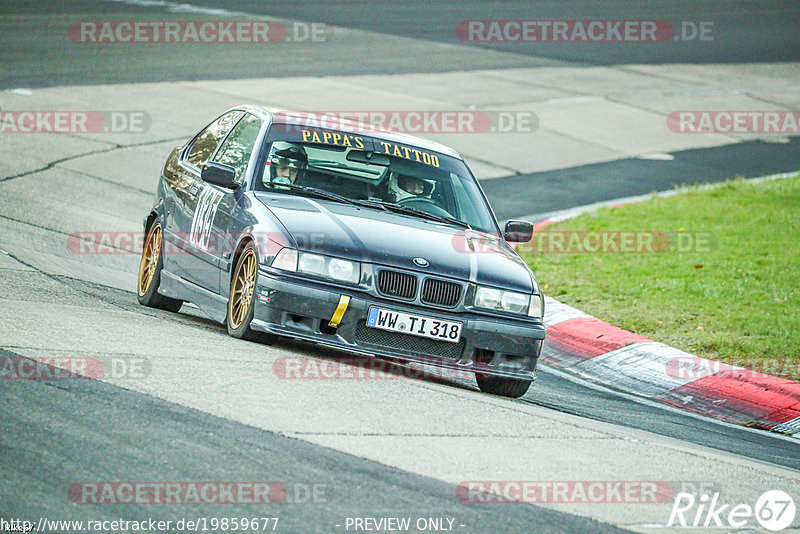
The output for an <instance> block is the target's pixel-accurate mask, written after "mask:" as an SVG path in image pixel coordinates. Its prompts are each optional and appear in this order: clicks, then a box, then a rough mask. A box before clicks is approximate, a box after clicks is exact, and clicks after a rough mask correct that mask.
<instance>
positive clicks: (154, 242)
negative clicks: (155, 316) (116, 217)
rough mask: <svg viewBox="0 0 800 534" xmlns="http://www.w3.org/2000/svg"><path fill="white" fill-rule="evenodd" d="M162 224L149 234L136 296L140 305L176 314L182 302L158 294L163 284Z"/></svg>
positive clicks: (140, 265) (153, 226) (144, 249)
mask: <svg viewBox="0 0 800 534" xmlns="http://www.w3.org/2000/svg"><path fill="white" fill-rule="evenodd" d="M161 239H162V238H161V223H160V222H158V221H156V222H154V223H153V225H152V226H151V227H150V230H148V232H147V238H146V239H145V242H144V248H143V249H142V259H141V260H140V261H139V277H138V281H137V284H136V286H137V287H136V296H137V298H138V299H139V304H143V305H144V306H149V307H151V308H158V309H160V310H166V311H171V312H176V311H178V310H180V309H181V306H182V305H183V301H182V300H177V299H173V298H169V297H166V296H164V295H162V294H160V293H159V292H158V286H159V285H160V284H161V268H162V266H163V258H162V257H161V249H162V247H161Z"/></svg>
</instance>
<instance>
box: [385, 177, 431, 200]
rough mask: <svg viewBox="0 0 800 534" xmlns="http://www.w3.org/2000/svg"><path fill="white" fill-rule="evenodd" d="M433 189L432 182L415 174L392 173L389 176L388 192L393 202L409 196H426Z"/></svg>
mask: <svg viewBox="0 0 800 534" xmlns="http://www.w3.org/2000/svg"><path fill="white" fill-rule="evenodd" d="M431 191H433V183H431V182H430V181H428V180H423V179H422V178H417V177H415V176H408V175H406V174H397V173H394V172H393V173H392V174H391V176H389V193H390V195H392V196H393V197H394V199H393V202H400V201H401V200H405V199H407V198H411V197H423V198H427V197H429V196H430V194H431Z"/></svg>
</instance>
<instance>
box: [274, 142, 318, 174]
mask: <svg viewBox="0 0 800 534" xmlns="http://www.w3.org/2000/svg"><path fill="white" fill-rule="evenodd" d="M267 163H268V164H269V169H270V181H271V182H273V183H278V184H293V183H294V182H295V181H296V180H297V177H298V176H300V175H301V174H302V171H303V170H304V169H305V168H306V167H307V166H308V155H307V154H306V151H305V149H304V148H303V147H302V146H298V145H295V144H293V143H287V142H285V141H277V142H275V143H273V144H272V148H271V149H270V152H269V158H268V159H267Z"/></svg>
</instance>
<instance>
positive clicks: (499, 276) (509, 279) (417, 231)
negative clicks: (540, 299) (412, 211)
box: [256, 193, 533, 292]
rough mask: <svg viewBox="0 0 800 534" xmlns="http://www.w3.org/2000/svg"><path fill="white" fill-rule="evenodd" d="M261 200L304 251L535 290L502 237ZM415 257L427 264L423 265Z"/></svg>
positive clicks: (312, 203)
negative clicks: (419, 264)
mask: <svg viewBox="0 0 800 534" xmlns="http://www.w3.org/2000/svg"><path fill="white" fill-rule="evenodd" d="M256 198H258V199H259V200H260V201H261V202H262V203H263V204H264V206H266V207H267V209H269V210H270V211H271V212H272V213H273V214H274V215H275V216H276V217H277V218H278V219H279V220H280V222H281V224H282V225H283V226H284V228H285V229H286V232H287V239H288V242H289V243H290V244H291V246H293V247H295V248H297V249H299V250H304V251H310V252H317V253H320V254H326V255H331V256H337V257H340V258H346V259H351V260H356V261H362V262H368V263H374V264H379V265H386V266H392V267H397V268H400V269H403V270H408V271H417V272H420V273H426V274H436V275H440V276H446V277H452V278H457V279H460V280H465V281H472V282H475V283H478V284H485V285H491V286H496V287H501V288H505V289H513V290H517V291H524V292H531V291H532V289H533V282H532V276H531V273H530V269H529V268H528V266H527V265H526V264H525V262H524V261H523V260H522V259H521V258H520V257H519V256H518V255H517V254H516V252H514V251H513V249H511V247H509V246H508V244H507V243H506V242H505V241H504V240H502V239H500V238H498V237H497V236H493V235H490V234H485V233H482V232H475V231H472V230H465V229H463V228H460V227H456V226H453V225H448V224H442V223H438V222H436V221H430V220H426V219H422V218H418V217H413V216H407V215H402V214H397V213H392V212H387V211H382V210H379V209H374V208H365V207H359V206H353V205H350V204H343V203H338V202H331V201H326V200H317V199H311V198H305V197H298V196H293V195H287V194H281V193H277V194H272V193H256ZM414 258H422V259H424V260H426V261H427V262H428V265H427V266H426V267H420V266H418V265H416V264H415V263H414V261H413V260H414Z"/></svg>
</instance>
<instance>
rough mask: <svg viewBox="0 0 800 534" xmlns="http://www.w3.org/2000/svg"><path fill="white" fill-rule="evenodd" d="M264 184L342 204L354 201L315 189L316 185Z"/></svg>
mask: <svg viewBox="0 0 800 534" xmlns="http://www.w3.org/2000/svg"><path fill="white" fill-rule="evenodd" d="M264 186H266V187H269V188H270V189H275V190H278V191H280V190H281V189H289V190H291V191H297V192H299V193H303V194H306V195H309V196H315V197H317V198H324V199H325V200H333V201H334V202H341V203H343V204H355V202H353V201H352V200H350V199H349V198H347V197H343V196H342V195H337V194H336V193H331V192H330V191H325V190H324V189H317V188H316V187H310V186H307V185H296V184H281V183H275V182H267V183H265V184H264Z"/></svg>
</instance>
